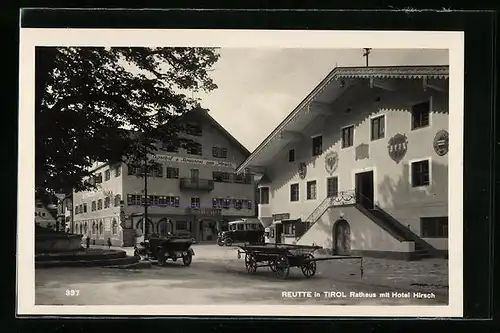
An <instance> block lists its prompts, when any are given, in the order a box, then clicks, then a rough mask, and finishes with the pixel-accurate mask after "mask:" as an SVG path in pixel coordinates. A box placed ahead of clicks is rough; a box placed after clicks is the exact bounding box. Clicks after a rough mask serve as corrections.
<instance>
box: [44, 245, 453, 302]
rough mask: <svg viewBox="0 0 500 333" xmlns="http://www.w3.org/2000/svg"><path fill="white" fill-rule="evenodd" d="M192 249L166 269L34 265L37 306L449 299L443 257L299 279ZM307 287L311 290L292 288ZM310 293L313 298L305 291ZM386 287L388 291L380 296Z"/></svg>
mask: <svg viewBox="0 0 500 333" xmlns="http://www.w3.org/2000/svg"><path fill="white" fill-rule="evenodd" d="M193 249H194V251H195V254H196V255H195V257H194V259H193V263H192V265H191V266H190V267H184V266H182V264H181V263H173V262H171V261H169V262H168V264H167V265H166V266H164V267H158V266H153V267H152V268H147V269H140V270H124V269H112V268H47V269H36V277H35V282H36V298H35V302H36V304H37V305H161V304H179V305H182V304H250V303H252V304H309V303H310V304H345V305H348V304H349V305H375V304H380V305H446V304H447V302H448V262H447V261H446V260H443V259H432V260H423V261H416V262H405V261H395V260H383V259H372V258H365V259H364V276H363V277H362V278H361V277H360V270H359V268H360V264H359V260H332V261H319V262H318V263H317V273H316V276H314V277H313V278H310V279H308V278H305V277H304V276H303V274H302V272H301V270H300V269H299V268H291V269H290V276H289V278H288V279H287V280H286V281H284V280H282V279H280V278H278V277H277V276H276V275H275V274H274V273H273V272H271V271H270V269H269V268H267V267H263V268H259V269H258V270H257V272H256V273H254V274H249V273H248V272H247V271H246V269H245V264H244V259H243V258H241V259H238V258H237V250H236V248H232V247H218V246H216V245H204V244H198V245H194V246H193ZM130 250H131V249H127V251H128V252H130ZM66 290H77V291H78V296H66V295H65V294H66ZM308 291H309V292H311V294H309V295H307V294H305V293H304V294H302V295H301V294H297V293H295V294H293V293H290V292H308ZM287 292H288V293H287ZM315 292H316V293H319V294H316V296H319V297H310V296H311V295H314V293H315ZM329 292H340V293H335V294H334V293H329ZM342 292H343V295H342V294H341V293H342ZM387 292H389V294H388V297H382V296H383V294H384V293H387ZM414 292H415V294H414ZM418 292H420V293H421V294H420V295H421V296H420V297H423V296H424V295H426V296H430V297H431V298H425V297H424V298H419V297H416V296H417V293H418ZM363 293H364V294H363Z"/></svg>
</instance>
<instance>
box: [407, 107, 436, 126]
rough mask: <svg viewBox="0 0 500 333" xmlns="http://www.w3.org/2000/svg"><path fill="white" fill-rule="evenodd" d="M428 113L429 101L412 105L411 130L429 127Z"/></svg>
mask: <svg viewBox="0 0 500 333" xmlns="http://www.w3.org/2000/svg"><path fill="white" fill-rule="evenodd" d="M430 113H431V103H430V101H425V102H422V103H419V104H415V105H413V106H412V108H411V129H412V130H416V129H419V128H423V127H427V126H429V115H430Z"/></svg>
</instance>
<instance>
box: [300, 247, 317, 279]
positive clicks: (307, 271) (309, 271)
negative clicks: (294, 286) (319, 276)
mask: <svg viewBox="0 0 500 333" xmlns="http://www.w3.org/2000/svg"><path fill="white" fill-rule="evenodd" d="M304 259H305V260H306V261H307V262H306V263H305V264H303V265H302V266H300V269H301V270H302V273H303V274H304V276H305V277H308V278H310V277H313V276H314V274H316V261H310V260H311V259H314V256H313V255H312V254H310V253H309V254H308V255H306V256H305V257H304Z"/></svg>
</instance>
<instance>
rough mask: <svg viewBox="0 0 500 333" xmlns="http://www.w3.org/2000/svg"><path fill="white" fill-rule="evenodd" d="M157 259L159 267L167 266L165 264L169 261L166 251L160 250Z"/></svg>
mask: <svg viewBox="0 0 500 333" xmlns="http://www.w3.org/2000/svg"><path fill="white" fill-rule="evenodd" d="M156 257H157V258H158V265H159V266H163V265H165V263H166V261H167V259H166V258H165V250H163V249H159V250H158V254H157V255H156Z"/></svg>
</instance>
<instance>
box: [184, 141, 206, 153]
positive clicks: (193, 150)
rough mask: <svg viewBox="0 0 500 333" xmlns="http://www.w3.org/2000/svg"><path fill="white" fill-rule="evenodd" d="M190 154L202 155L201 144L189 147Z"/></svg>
mask: <svg viewBox="0 0 500 333" xmlns="http://www.w3.org/2000/svg"><path fill="white" fill-rule="evenodd" d="M187 152H188V154H191V155H201V154H202V147H201V143H198V142H195V143H192V144H190V145H189V147H188V148H187Z"/></svg>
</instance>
